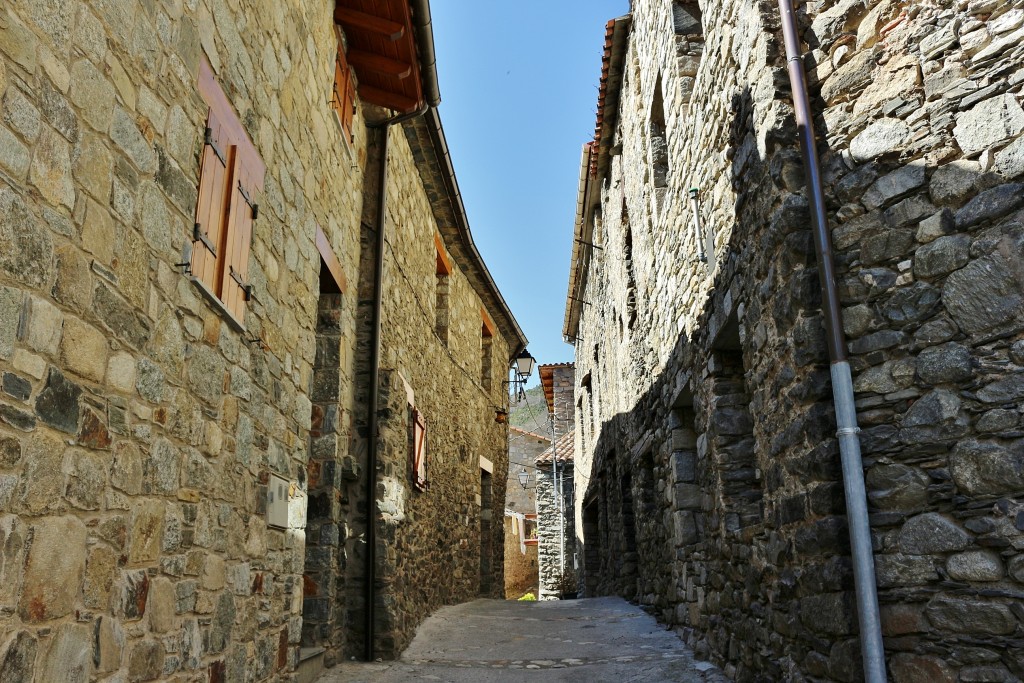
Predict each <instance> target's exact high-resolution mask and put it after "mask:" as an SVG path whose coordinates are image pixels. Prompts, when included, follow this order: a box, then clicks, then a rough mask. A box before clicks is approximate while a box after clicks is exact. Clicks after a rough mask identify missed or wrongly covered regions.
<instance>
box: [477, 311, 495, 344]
mask: <svg viewBox="0 0 1024 683" xmlns="http://www.w3.org/2000/svg"><path fill="white" fill-rule="evenodd" d="M480 317H481V318H482V319H483V325H482V329H483V334H484V336H485V337H493V336H494V332H495V331H496V330H495V327H494V321H493V320H491V316H489V315H488V314H487V311H486V310H484V307H483V306H481V307H480Z"/></svg>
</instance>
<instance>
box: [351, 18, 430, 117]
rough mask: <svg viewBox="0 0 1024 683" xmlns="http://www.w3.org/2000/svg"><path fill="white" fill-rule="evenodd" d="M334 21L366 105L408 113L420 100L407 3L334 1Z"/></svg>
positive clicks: (421, 88)
mask: <svg viewBox="0 0 1024 683" xmlns="http://www.w3.org/2000/svg"><path fill="white" fill-rule="evenodd" d="M334 21H335V23H337V24H339V25H340V26H341V27H342V29H344V31H345V37H346V38H347V40H348V52H347V54H346V56H347V59H348V63H349V64H350V65H351V66H352V68H353V69H355V71H356V74H357V75H358V77H359V97H360V98H361V99H362V100H364V101H365V102H369V103H370V104H376V105H378V106H381V107H386V108H387V109H393V110H395V111H398V112H402V113H406V112H411V111H415V110H416V109H417V108H419V106H420V103H421V102H422V101H423V86H422V83H421V82H420V70H419V60H418V58H417V56H416V32H415V29H414V28H413V25H412V15H411V14H410V11H409V0H337V2H336V4H335V8H334Z"/></svg>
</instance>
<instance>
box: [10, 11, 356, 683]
mask: <svg viewBox="0 0 1024 683" xmlns="http://www.w3.org/2000/svg"><path fill="white" fill-rule="evenodd" d="M335 46H336V40H335V37H334V34H333V22H332V19H331V16H330V7H329V5H328V4H326V3H320V4H308V3H307V4H303V5H301V6H298V5H294V4H291V3H253V2H246V1H238V0H231V1H226V0H189V1H188V2H181V1H180V0H166V1H162V0H161V1H156V2H147V3H139V2H135V1H134V0H104V1H102V2H79V1H76V0H70V1H66V2H35V1H31V0H15V1H13V2H7V3H4V6H3V8H2V9H0V216H2V219H0V245H2V248H0V374H2V378H3V379H2V393H0V548H2V551H0V679H3V680H19V681H30V680H38V681H87V680H96V679H100V678H102V679H108V678H110V679H112V680H133V681H138V680H151V679H156V678H160V679H165V680H203V681H206V680H210V681H222V680H253V681H255V680H259V681H262V680H269V679H275V680H279V679H283V678H286V677H287V672H288V671H289V670H290V669H291V668H292V667H294V665H295V663H296V657H297V654H298V643H299V639H300V624H301V609H302V596H303V586H302V571H303V555H304V548H303V535H302V532H301V531H288V532H286V531H281V530H271V529H268V528H267V525H266V521H265V519H264V505H265V504H264V500H265V496H266V489H265V485H266V483H267V477H268V475H269V474H270V473H275V474H278V475H280V476H283V477H285V478H286V479H288V480H290V481H292V482H296V483H297V484H298V485H299V487H300V488H305V486H306V474H305V472H306V469H305V468H306V460H307V438H308V430H309V427H310V416H311V404H310V400H309V397H308V391H309V387H310V385H311V381H312V367H313V360H314V334H315V316H316V312H317V299H318V294H317V292H318V286H317V281H318V271H319V258H318V256H317V252H316V249H315V247H314V234H315V225H316V224H317V223H319V224H320V225H321V226H322V227H323V229H324V230H325V231H326V233H327V235H328V236H329V238H330V240H331V242H332V243H333V244H334V248H335V251H336V253H338V254H339V255H340V256H341V257H342V265H343V268H344V269H345V271H346V272H347V274H348V275H349V277H350V278H352V277H354V275H355V273H356V261H355V260H354V255H356V254H358V249H357V245H358V225H359V222H358V215H359V208H360V192H359V186H360V184H361V172H360V168H359V160H360V159H361V158H362V156H363V148H364V146H365V134H364V132H363V129H362V126H361V119H358V121H359V123H357V125H356V141H355V145H354V147H353V149H352V150H346V148H345V143H344V142H343V141H342V137H341V134H340V131H339V130H338V128H337V126H336V125H335V123H334V120H333V116H334V114H333V112H331V110H330V107H329V105H328V92H329V89H330V82H331V77H332V73H333V72H332V69H333V64H334V53H335ZM202 55H205V56H206V58H207V59H209V61H210V63H211V64H212V66H213V71H214V73H215V74H216V76H217V79H218V81H219V83H220V84H221V85H222V86H223V88H224V90H225V92H226V93H227V95H228V98H229V99H230V101H231V103H232V105H233V106H234V108H235V110H236V111H237V113H238V115H239V117H240V119H241V121H242V122H243V125H244V127H245V129H246V130H247V132H248V133H249V135H250V137H251V138H252V139H253V142H254V143H255V146H256V148H257V150H258V151H259V153H260V154H261V156H262V157H263V159H264V161H265V162H266V164H267V179H266V187H265V191H264V193H263V196H262V197H260V198H259V202H260V205H261V211H260V216H259V219H258V220H257V221H256V223H255V228H254V237H253V244H252V256H251V260H250V264H249V277H250V279H251V281H252V284H253V285H254V288H255V292H254V300H253V301H252V302H251V303H250V304H249V309H248V312H247V314H246V317H245V324H246V327H247V330H246V332H245V333H244V334H243V333H241V332H239V331H237V330H236V329H234V328H233V327H232V326H231V325H229V324H227V323H226V322H225V321H224V320H223V319H222V318H221V317H220V316H219V315H218V313H217V312H216V310H215V309H214V308H212V307H211V306H210V305H209V304H208V303H207V301H206V300H205V299H204V298H203V297H202V296H201V295H200V293H199V291H198V290H197V289H196V288H195V286H193V285H192V284H191V283H190V282H189V281H188V279H187V278H185V277H183V276H182V275H181V274H180V269H178V268H176V267H175V265H174V264H176V263H178V262H179V261H180V260H181V258H180V254H181V252H182V245H183V242H184V241H185V239H186V238H187V236H188V235H189V234H190V232H191V226H192V223H193V215H194V206H195V202H196V184H197V176H198V170H199V154H200V152H201V148H202V137H203V135H202V131H203V127H204V123H205V119H206V112H207V109H206V106H205V105H204V104H203V102H202V100H201V99H200V97H199V96H198V92H197V86H196V74H197V73H198V70H199V62H200V59H201V56H202ZM317 84H320V85H321V86H322V87H319V88H318V87H316V85H317ZM352 310H353V309H352V308H345V307H344V306H343V310H342V312H341V314H340V325H341V328H342V329H343V330H351V329H352V325H353V323H352ZM253 338H257V339H262V343H253V342H252V341H251V340H252V339H253ZM350 339H351V337H350Z"/></svg>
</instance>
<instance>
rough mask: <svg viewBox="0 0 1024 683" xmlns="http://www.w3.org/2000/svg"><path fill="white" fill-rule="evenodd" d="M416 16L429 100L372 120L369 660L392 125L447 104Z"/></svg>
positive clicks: (368, 651)
mask: <svg viewBox="0 0 1024 683" xmlns="http://www.w3.org/2000/svg"><path fill="white" fill-rule="evenodd" d="M409 4H410V6H411V7H412V11H413V21H414V22H415V24H416V44H417V48H418V51H419V60H420V69H419V71H420V81H421V87H422V90H423V101H422V102H421V103H420V106H419V107H418V108H417V109H416V110H415V111H412V112H409V113H407V114H400V115H398V116H393V117H391V118H389V119H386V120H384V121H381V122H379V123H374V124H370V125H369V126H368V127H369V128H370V129H371V130H379V131H380V134H379V135H380V141H379V144H378V148H379V150H380V151H379V157H380V158H379V167H378V169H377V196H376V217H375V225H374V229H375V230H376V237H377V243H376V247H377V251H376V254H375V259H374V265H373V313H372V318H371V339H370V387H369V389H370V397H369V401H368V408H367V425H368V432H369V437H368V441H369V445H368V448H367V465H366V505H367V511H368V512H367V520H366V553H365V555H366V560H365V562H366V564H365V567H364V576H365V585H364V589H363V599H364V602H365V613H364V622H363V630H364V641H363V655H364V658H365V659H366V661H368V662H371V661H373V660H374V655H375V654H376V652H375V647H374V641H375V639H376V635H377V633H376V631H377V609H376V607H377V586H376V583H377V466H378V459H379V453H378V432H379V429H380V423H379V421H378V412H379V410H380V354H381V348H380V347H381V308H382V304H383V298H384V297H383V293H384V247H385V229H386V227H387V185H388V138H389V133H390V130H391V126H394V125H396V124H400V123H402V122H403V121H408V120H410V119H414V118H416V117H418V116H422V115H423V114H426V113H427V112H428V111H434V112H435V113H436V110H435V109H434V107H437V105H439V104H440V103H441V93H440V91H439V89H438V84H437V62H436V59H435V56H434V32H433V28H432V26H431V22H430V0H410V3H409Z"/></svg>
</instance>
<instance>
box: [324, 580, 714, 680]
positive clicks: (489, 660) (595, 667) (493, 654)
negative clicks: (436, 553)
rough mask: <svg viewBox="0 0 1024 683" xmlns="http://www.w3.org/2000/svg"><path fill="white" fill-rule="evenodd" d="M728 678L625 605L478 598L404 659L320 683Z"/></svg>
mask: <svg viewBox="0 0 1024 683" xmlns="http://www.w3.org/2000/svg"><path fill="white" fill-rule="evenodd" d="M527 679H528V680H530V681H591V682H593V681H619V682H624V681H646V682H654V681H658V682H661V681H678V682H680V683H682V682H685V683H691V682H693V683H698V682H704V681H708V682H715V681H725V680H727V679H726V678H724V677H723V676H721V674H720V673H718V670H717V669H715V668H714V667H713V666H712V665H711V664H708V663H706V662H700V661H696V660H695V659H694V656H693V652H692V651H691V650H690V649H689V648H688V647H686V645H684V644H683V642H682V641H681V640H680V639H679V638H678V637H677V636H676V635H675V634H674V633H673V632H672V631H668V630H665V627H664V626H661V625H659V624H658V623H657V622H656V621H655V620H654V619H653V618H652V617H651V616H649V615H648V614H646V613H645V612H644V611H643V610H641V609H640V608H639V607H637V606H635V605H632V604H630V603H628V602H626V601H625V600H622V599H621V598H591V599H584V600H552V601H544V602H516V601H511V600H509V601H502V600H475V601H473V602H469V603H463V604H461V605H456V606H453V607H446V608H444V609H442V610H439V611H438V612H436V613H435V614H434V615H433V616H431V617H430V618H429V619H427V620H426V621H425V622H424V623H423V625H422V626H421V627H420V628H419V630H418V632H417V633H416V637H415V638H414V639H413V641H412V644H411V645H410V646H409V648H408V649H407V650H406V651H405V653H404V654H403V655H402V657H401V659H399V660H397V661H394V662H386V663H369V664H368V663H363V662H352V663H348V664H342V665H340V666H338V667H335V668H334V669H332V670H330V671H328V672H327V673H325V674H324V675H323V676H321V677H320V678H319V679H317V683H398V682H399V681H421V680H428V681H452V682H460V681H472V682H473V683H483V682H485V681H486V682H494V683H499V682H501V681H523V680H527Z"/></svg>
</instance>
